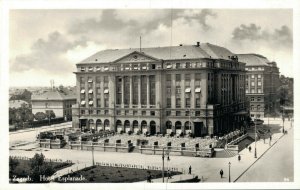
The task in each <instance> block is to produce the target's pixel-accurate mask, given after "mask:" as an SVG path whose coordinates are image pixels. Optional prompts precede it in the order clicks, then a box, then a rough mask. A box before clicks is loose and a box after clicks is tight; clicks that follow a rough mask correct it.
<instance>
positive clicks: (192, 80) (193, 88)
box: [190, 73, 196, 114]
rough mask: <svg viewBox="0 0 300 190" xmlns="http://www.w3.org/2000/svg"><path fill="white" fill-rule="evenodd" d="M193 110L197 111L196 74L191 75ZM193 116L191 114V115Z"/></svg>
mask: <svg viewBox="0 0 300 190" xmlns="http://www.w3.org/2000/svg"><path fill="white" fill-rule="evenodd" d="M190 99H191V108H192V109H195V107H196V106H195V73H191V96H190ZM190 114H191V113H190Z"/></svg>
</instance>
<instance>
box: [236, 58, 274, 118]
mask: <svg viewBox="0 0 300 190" xmlns="http://www.w3.org/2000/svg"><path fill="white" fill-rule="evenodd" d="M237 56H238V57H239V60H240V61H241V62H244V63H246V70H247V75H246V97H247V99H248V101H249V102H250V117H252V118H263V117H265V116H267V115H268V113H272V112H274V111H275V110H278V106H279V105H278V102H276V101H277V95H276V94H277V88H278V87H279V86H280V83H279V69H278V67H277V64H276V63H275V62H271V61H269V60H268V59H267V58H266V57H264V56H262V55H258V54H238V55H237Z"/></svg>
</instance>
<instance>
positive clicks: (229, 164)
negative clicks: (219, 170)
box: [228, 162, 231, 183]
mask: <svg viewBox="0 0 300 190" xmlns="http://www.w3.org/2000/svg"><path fill="white" fill-rule="evenodd" d="M230 166H231V163H230V162H229V163H228V169H229V175H228V176H229V177H228V182H229V183H230V182H231V179H230Z"/></svg>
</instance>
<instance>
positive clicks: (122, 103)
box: [121, 76, 124, 108]
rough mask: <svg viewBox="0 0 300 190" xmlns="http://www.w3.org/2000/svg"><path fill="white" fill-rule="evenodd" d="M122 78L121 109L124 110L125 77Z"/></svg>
mask: <svg viewBox="0 0 300 190" xmlns="http://www.w3.org/2000/svg"><path fill="white" fill-rule="evenodd" d="M121 78H122V87H121V91H122V98H121V107H122V108H124V76H122V77H121Z"/></svg>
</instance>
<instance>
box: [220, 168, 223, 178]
mask: <svg viewBox="0 0 300 190" xmlns="http://www.w3.org/2000/svg"><path fill="white" fill-rule="evenodd" d="M220 176H221V178H223V170H222V169H221V170H220Z"/></svg>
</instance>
